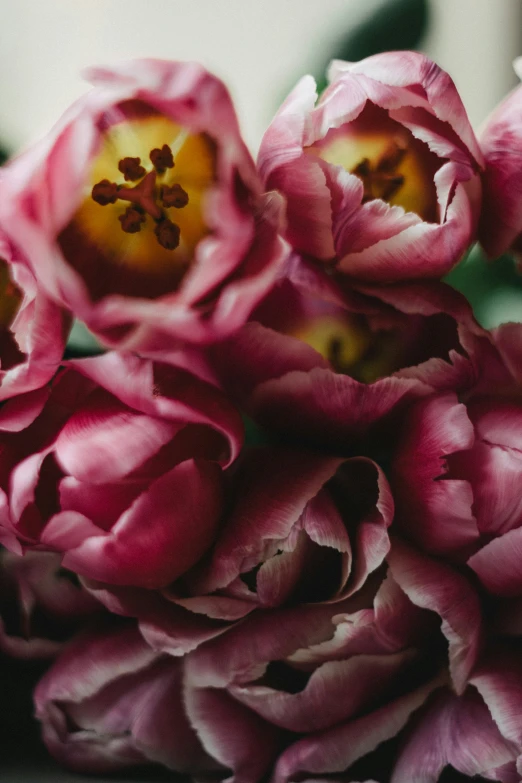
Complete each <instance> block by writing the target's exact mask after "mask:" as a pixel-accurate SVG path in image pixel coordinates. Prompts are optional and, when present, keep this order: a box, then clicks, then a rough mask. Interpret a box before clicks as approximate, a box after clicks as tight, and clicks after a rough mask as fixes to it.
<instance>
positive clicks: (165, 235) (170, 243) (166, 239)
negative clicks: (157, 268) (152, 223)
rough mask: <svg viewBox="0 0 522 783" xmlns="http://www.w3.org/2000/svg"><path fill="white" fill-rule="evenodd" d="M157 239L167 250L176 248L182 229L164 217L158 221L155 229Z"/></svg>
mask: <svg viewBox="0 0 522 783" xmlns="http://www.w3.org/2000/svg"><path fill="white" fill-rule="evenodd" d="M154 233H155V234H156V239H157V240H158V242H159V244H160V245H161V247H164V248H165V250H175V249H176V248H177V247H178V245H179V237H180V233H181V232H180V230H179V226H177V225H176V224H175V223H173V222H172V221H171V220H169V219H168V218H163V220H160V221H159V223H156V228H155V229H154Z"/></svg>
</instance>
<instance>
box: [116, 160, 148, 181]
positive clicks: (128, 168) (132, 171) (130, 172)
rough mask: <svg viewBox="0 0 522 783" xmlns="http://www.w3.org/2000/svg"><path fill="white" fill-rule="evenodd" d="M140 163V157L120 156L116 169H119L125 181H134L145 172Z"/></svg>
mask: <svg viewBox="0 0 522 783" xmlns="http://www.w3.org/2000/svg"><path fill="white" fill-rule="evenodd" d="M140 163H141V158H122V159H121V160H120V162H119V163H118V170H119V171H121V173H122V174H123V176H124V177H125V180H126V181H129V180H131V181H132V182H135V181H136V180H137V179H141V178H142V177H144V176H145V174H146V173H147V172H146V169H144V168H143V166H140Z"/></svg>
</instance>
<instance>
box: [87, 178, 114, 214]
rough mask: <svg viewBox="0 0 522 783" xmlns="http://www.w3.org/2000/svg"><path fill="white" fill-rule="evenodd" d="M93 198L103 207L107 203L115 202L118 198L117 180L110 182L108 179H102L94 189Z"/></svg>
mask: <svg viewBox="0 0 522 783" xmlns="http://www.w3.org/2000/svg"><path fill="white" fill-rule="evenodd" d="M91 196H92V200H93V201H95V202H96V203H97V204H101V206H102V207H106V206H107V204H115V203H116V201H117V199H118V186H117V184H116V183H115V182H109V180H108V179H102V180H101V182H98V183H97V184H96V185H95V186H94V187H93V189H92V192H91Z"/></svg>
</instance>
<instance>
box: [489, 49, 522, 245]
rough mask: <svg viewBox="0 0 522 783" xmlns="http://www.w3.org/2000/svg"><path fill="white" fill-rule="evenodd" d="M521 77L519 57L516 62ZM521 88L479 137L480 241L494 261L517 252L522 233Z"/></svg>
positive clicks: (493, 116) (495, 113)
mask: <svg viewBox="0 0 522 783" xmlns="http://www.w3.org/2000/svg"><path fill="white" fill-rule="evenodd" d="M515 69H516V71H517V73H518V75H519V76H520V77H522V58H520V59H518V60H517V61H516V62H515ZM521 118H522V86H521V87H517V88H516V89H515V90H513V92H512V93H511V94H510V95H508V97H507V98H505V99H504V100H503V101H502V103H501V104H500V105H499V106H498V107H497V108H496V109H495V111H494V112H493V113H492V114H491V116H490V117H489V119H488V121H487V122H486V125H485V127H484V129H483V131H482V134H481V137H480V143H481V146H482V151H483V153H484V158H485V161H486V169H485V172H484V178H483V183H484V185H483V191H484V201H483V208H482V217H481V223H480V231H479V239H480V242H481V243H482V246H483V247H484V249H485V250H486V252H487V254H488V255H489V256H490V257H491V258H496V257H497V256H500V255H501V254H502V253H505V252H506V251H507V250H509V249H513V250H515V251H520V249H521V244H520V240H521V234H522V177H521V176H520V159H521V157H522V127H521V126H522V123H521Z"/></svg>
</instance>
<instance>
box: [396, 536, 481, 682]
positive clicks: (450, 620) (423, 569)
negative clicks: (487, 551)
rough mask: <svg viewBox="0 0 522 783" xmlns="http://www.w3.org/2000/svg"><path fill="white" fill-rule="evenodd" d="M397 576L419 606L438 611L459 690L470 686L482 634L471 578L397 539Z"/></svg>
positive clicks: (405, 590)
mask: <svg viewBox="0 0 522 783" xmlns="http://www.w3.org/2000/svg"><path fill="white" fill-rule="evenodd" d="M388 563H389V565H390V570H391V572H392V575H393V578H394V579H395V581H396V582H397V583H398V584H399V585H400V587H401V588H402V589H403V590H404V592H405V593H406V595H407V596H408V598H409V599H410V600H411V601H412V602H413V603H414V604H416V605H417V606H420V607H421V608H423V609H429V610H430V611H432V612H436V613H437V614H438V615H439V616H440V617H441V619H442V626H441V630H442V633H443V634H444V636H445V637H446V639H447V640H448V644H449V667H450V672H451V676H452V680H453V684H454V686H455V689H456V691H457V693H462V692H463V691H464V689H465V687H466V683H467V680H468V678H469V675H470V672H471V670H472V669H473V667H474V665H475V663H476V660H477V656H478V652H479V644H480V639H481V634H482V615H481V608H480V602H479V598H478V595H477V594H476V592H475V590H474V589H473V587H472V586H471V584H470V583H469V582H468V580H467V579H466V578H465V577H464V576H462V575H461V574H459V573H458V572H457V571H455V570H453V569H452V568H451V567H450V566H448V565H446V564H445V563H441V562H439V561H437V560H434V559H432V558H429V557H427V556H426V555H423V554H420V553H418V552H416V551H415V550H414V549H412V548H410V547H409V546H407V545H406V544H403V543H402V542H399V541H396V540H394V541H393V542H392V548H391V551H390V554H389V555H388Z"/></svg>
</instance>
